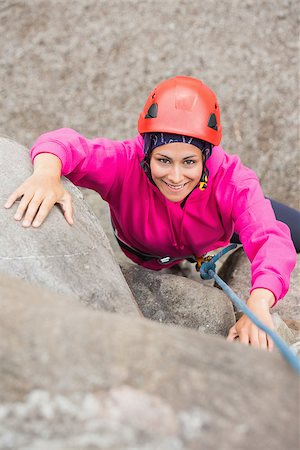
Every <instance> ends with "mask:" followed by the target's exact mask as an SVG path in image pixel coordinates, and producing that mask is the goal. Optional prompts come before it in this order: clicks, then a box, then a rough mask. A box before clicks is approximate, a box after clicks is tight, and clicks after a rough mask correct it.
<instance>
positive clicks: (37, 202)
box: [4, 173, 73, 227]
mask: <svg viewBox="0 0 300 450" xmlns="http://www.w3.org/2000/svg"><path fill="white" fill-rule="evenodd" d="M19 198H21V201H20V204H19V206H18V208H17V211H16V213H15V215H14V218H15V219H16V220H21V219H22V218H23V222H22V225H23V226H24V227H30V225H32V226H33V227H39V226H40V225H41V224H42V223H43V222H44V220H45V219H46V217H47V216H48V214H49V212H50V211H51V209H52V208H53V206H54V205H55V204H56V203H58V204H60V205H61V207H62V209H63V212H64V216H65V219H66V221H67V222H68V223H69V224H70V225H72V224H73V208H72V198H71V195H70V194H69V192H67V191H66V190H65V189H64V187H63V184H62V182H61V179H60V178H59V179H57V177H56V176H52V175H44V174H43V175H41V174H35V173H33V174H32V175H31V176H30V177H29V178H27V179H26V180H25V181H24V183H22V184H21V186H19V187H18V188H17V189H16V190H15V191H14V192H13V193H12V194H11V195H10V196H9V198H8V199H7V201H6V203H5V205H4V207H5V208H10V207H11V206H12V205H13V204H14V203H15V201H16V200H18V199H19Z"/></svg>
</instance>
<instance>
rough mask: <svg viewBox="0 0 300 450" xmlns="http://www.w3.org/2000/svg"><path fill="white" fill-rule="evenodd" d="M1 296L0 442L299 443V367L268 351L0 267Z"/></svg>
mask: <svg viewBox="0 0 300 450" xmlns="http://www.w3.org/2000/svg"><path fill="white" fill-rule="evenodd" d="M0 307H1V315H0V359H1V365H0V379H1V390H0V402H1V406H0V419H1V420H0V448H1V450H11V449H16V448H17V449H18V450H29V449H30V450H41V449H47V450H66V449H72V450H76V449H80V450H93V449H95V448H102V449H111V450H113V449H122V450H123V449H124V450H129V449H130V450H132V449H138V450H157V449H159V450H170V449H172V450H173V449H174V450H186V449H192V450H198V449H199V448H203V449H208V450H215V449H216V448H222V450H253V448H258V449H269V448H272V450H282V449H283V448H289V449H296V448H297V446H298V437H299V436H298V420H297V419H296V418H297V416H298V413H299V405H298V400H297V398H298V395H297V393H298V392H299V384H298V378H297V376H296V375H295V373H294V372H293V371H292V369H291V368H290V367H289V366H288V364H287V363H286V362H285V361H284V360H283V359H282V357H281V356H280V355H279V354H276V353H272V354H270V353H267V352H263V351H258V350H254V349H252V348H249V347H244V346H242V345H240V344H230V343H228V342H226V341H225V340H224V339H223V338H221V337H216V336H207V335H203V334H200V333H197V332H195V331H193V330H187V329H181V328H178V327H171V326H166V325H160V324H157V323H153V322H150V321H147V320H146V319H139V320H136V319H135V318H127V317H124V316H123V315H118V314H109V313H106V312H103V311H91V310H90V309H88V308H84V307H83V306H82V305H80V304H79V303H76V302H74V301H73V300H69V299H66V298H62V297H61V296H58V295H55V294H52V293H48V292H46V291H44V290H41V289H40V288H39V289H38V288H33V287H32V286H29V285H27V284H26V283H24V282H22V281H21V280H17V279H8V278H7V277H3V276H1V277H0ZM274 412H275V413H274ZM274 414H275V416H274ZM287 430H288V431H287Z"/></svg>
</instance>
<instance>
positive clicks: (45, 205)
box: [32, 198, 55, 228]
mask: <svg viewBox="0 0 300 450" xmlns="http://www.w3.org/2000/svg"><path fill="white" fill-rule="evenodd" d="M54 204H55V201H54V200H52V199H49V198H48V199H45V200H44V201H43V202H42V203H41V204H40V207H39V210H38V212H37V214H36V216H35V218H34V220H33V223H32V226H33V227H35V228H37V227H39V226H40V225H42V223H43V222H44V220H45V219H46V217H47V216H48V214H49V212H50V211H51V209H52V208H53V206H54Z"/></svg>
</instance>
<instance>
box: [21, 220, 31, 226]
mask: <svg viewBox="0 0 300 450" xmlns="http://www.w3.org/2000/svg"><path fill="white" fill-rule="evenodd" d="M22 225H23V227H29V225H30V222H29V220H24V221H23V223H22Z"/></svg>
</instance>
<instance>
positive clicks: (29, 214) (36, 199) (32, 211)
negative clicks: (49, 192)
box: [22, 194, 43, 227]
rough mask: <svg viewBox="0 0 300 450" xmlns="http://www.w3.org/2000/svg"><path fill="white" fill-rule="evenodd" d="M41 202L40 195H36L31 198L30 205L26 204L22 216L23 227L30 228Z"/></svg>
mask: <svg viewBox="0 0 300 450" xmlns="http://www.w3.org/2000/svg"><path fill="white" fill-rule="evenodd" d="M42 201H43V197H41V196H40V195H38V194H36V195H34V196H33V198H32V199H31V201H30V203H29V204H28V207H27V211H26V213H25V216H24V220H23V223H22V225H23V227H30V225H31V223H32V221H33V219H34V218H35V216H36V214H37V212H38V210H39V207H40V205H41V203H42Z"/></svg>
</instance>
